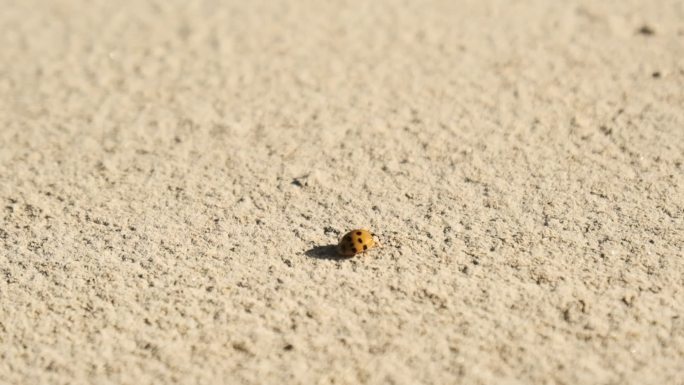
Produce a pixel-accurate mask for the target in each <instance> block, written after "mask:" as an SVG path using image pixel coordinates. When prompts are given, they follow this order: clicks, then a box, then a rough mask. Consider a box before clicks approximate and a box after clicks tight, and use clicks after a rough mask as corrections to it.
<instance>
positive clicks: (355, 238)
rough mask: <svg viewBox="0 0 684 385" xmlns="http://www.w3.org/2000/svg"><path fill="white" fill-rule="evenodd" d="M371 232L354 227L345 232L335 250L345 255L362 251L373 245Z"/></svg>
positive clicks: (348, 255) (349, 255) (352, 254)
mask: <svg viewBox="0 0 684 385" xmlns="http://www.w3.org/2000/svg"><path fill="white" fill-rule="evenodd" d="M375 245H376V244H375V240H374V239H373V234H371V233H370V231H368V230H363V229H356V230H352V231H350V232H348V233H347V234H345V235H344V236H343V237H342V239H340V243H339V244H338V245H337V252H338V253H340V255H342V256H345V257H351V256H354V255H356V254H359V253H363V252H364V251H366V250H368V249H372V248H373V247H375Z"/></svg>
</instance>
